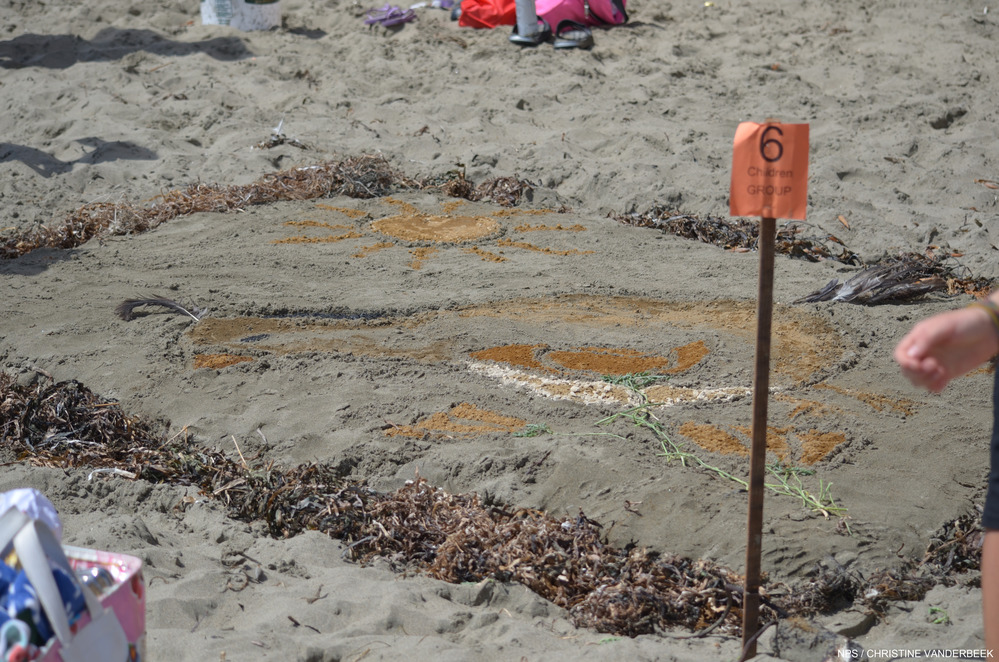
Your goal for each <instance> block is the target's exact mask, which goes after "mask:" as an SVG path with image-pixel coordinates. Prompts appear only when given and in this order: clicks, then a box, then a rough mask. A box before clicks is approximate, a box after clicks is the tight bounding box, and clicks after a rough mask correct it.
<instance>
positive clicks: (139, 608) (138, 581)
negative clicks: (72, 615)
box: [0, 507, 146, 662]
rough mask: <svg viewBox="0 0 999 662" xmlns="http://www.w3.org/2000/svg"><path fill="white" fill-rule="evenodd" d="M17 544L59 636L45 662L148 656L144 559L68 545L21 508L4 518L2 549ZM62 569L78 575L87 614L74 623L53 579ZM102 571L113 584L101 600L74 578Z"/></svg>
mask: <svg viewBox="0 0 999 662" xmlns="http://www.w3.org/2000/svg"><path fill="white" fill-rule="evenodd" d="M8 544H10V545H12V547H13V549H14V551H15V552H17V556H18V561H19V562H20V564H21V566H22V568H23V569H24V573H25V575H26V576H27V578H28V581H29V582H30V583H31V585H32V587H33V588H34V590H35V592H36V593H37V598H38V601H39V603H40V605H41V608H42V609H43V611H44V612H45V616H46V617H47V619H48V621H49V623H50V624H51V626H52V629H53V630H54V631H55V636H54V637H52V639H51V640H50V641H49V642H48V643H47V644H46V645H45V647H44V648H42V650H41V651H40V656H39V658H38V659H39V660H40V661H41V662H91V661H93V660H101V662H105V661H106V662H119V660H120V661H121V662H126V661H127V660H144V659H145V658H146V633H145V631H146V591H145V585H144V584H143V581H142V561H140V560H139V559H137V558H135V557H133V556H127V555H125V554H113V553H111V552H100V551H97V550H93V549H83V548H80V547H71V546H69V545H67V546H65V547H63V546H62V545H60V544H59V541H58V540H57V539H56V537H55V535H54V534H53V533H52V530H51V529H50V528H49V527H48V526H47V525H46V524H45V523H44V522H42V521H40V520H33V519H32V518H30V517H29V516H27V515H25V514H24V513H22V512H21V511H20V510H18V509H17V508H16V507H12V508H10V509H9V510H7V511H6V512H4V513H2V514H0V549H3V548H5V547H7V546H8ZM53 566H54V567H58V568H61V569H62V570H63V571H66V572H67V575H66V576H68V577H73V578H74V579H73V581H74V583H75V585H76V587H77V589H76V590H77V591H79V592H80V594H82V596H83V597H84V601H85V603H86V610H85V611H84V613H83V615H82V616H81V617H80V618H79V620H78V621H77V622H76V623H74V624H73V625H70V623H69V621H68V618H67V614H66V608H65V606H64V605H63V602H62V597H61V596H60V592H59V588H58V587H57V586H56V582H55V579H54V578H53V575H52V568H53ZM93 567H100V568H103V569H104V570H106V571H107V572H108V573H109V574H110V576H111V578H112V579H113V580H114V585H113V586H111V587H110V588H108V589H106V590H104V591H103V592H102V593H101V596H100V598H98V597H97V595H96V594H95V593H94V591H92V590H91V589H90V588H88V587H87V586H83V585H82V584H80V582H79V580H78V579H76V578H75V573H74V570H75V569H76V568H93Z"/></svg>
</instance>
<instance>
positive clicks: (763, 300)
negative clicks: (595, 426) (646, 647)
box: [741, 218, 777, 660]
mask: <svg viewBox="0 0 999 662" xmlns="http://www.w3.org/2000/svg"><path fill="white" fill-rule="evenodd" d="M776 234H777V219H774V218H762V219H760V236H759V241H758V243H757V249H758V250H759V253H760V281H759V295H758V301H757V305H756V367H755V372H754V374H753V430H752V436H753V447H752V450H751V451H750V460H749V516H748V520H747V521H748V523H747V540H746V587H745V592H744V594H743V604H742V606H743V611H742V646H743V649H744V653H743V656H742V658H741V659H743V660H747V659H749V658H751V657H755V656H756V641H755V640H754V639H753V636H754V635H755V634H756V632H757V630H758V629H759V618H760V555H761V552H762V548H763V545H762V542H763V479H764V476H765V475H766V469H767V467H766V460H767V403H768V400H769V396H770V326H771V324H770V323H771V320H772V317H773V298H774V239H775V237H776Z"/></svg>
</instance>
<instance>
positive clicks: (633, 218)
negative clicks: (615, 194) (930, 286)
mask: <svg viewBox="0 0 999 662" xmlns="http://www.w3.org/2000/svg"><path fill="white" fill-rule="evenodd" d="M616 219H617V221H618V222H620V223H624V224H625V225H634V226H637V227H640V228H655V229H656V230H662V231H663V232H667V233H669V234H672V235H676V236H677V237H683V238H684V239H696V240H698V241H702V242H704V243H706V244H714V245H715V246H720V247H722V248H724V249H726V250H746V251H748V250H755V249H756V243H757V241H759V235H760V229H759V222H758V221H751V220H747V219H742V218H741V219H737V220H735V221H729V220H727V219H724V218H719V217H717V216H707V217H704V218H701V217H700V216H694V215H693V214H683V213H679V212H676V211H671V210H668V209H667V208H665V207H661V206H659V205H654V206H653V207H652V209H650V210H649V211H647V212H645V213H644V214H625V215H619V216H617V217H616ZM805 227H806V226H804V225H802V224H798V223H789V224H786V225H784V226H783V227H781V228H779V229H778V230H777V238H776V246H777V252H778V253H780V254H782V255H790V256H791V257H798V258H803V259H806V260H808V261H810V262H819V261H821V260H835V261H837V262H842V263H844V264H860V263H861V262H860V257H859V256H858V255H857V254H856V253H854V252H852V251H850V250H848V249H847V247H846V246H844V245H843V243H842V242H841V241H840V240H839V239H837V238H836V237H834V236H832V235H829V234H827V235H825V236H824V237H822V238H809V237H805V236H803V232H804V230H805ZM825 242H828V243H830V244H835V245H836V246H835V247H834V248H829V246H827V245H826V243H825Z"/></svg>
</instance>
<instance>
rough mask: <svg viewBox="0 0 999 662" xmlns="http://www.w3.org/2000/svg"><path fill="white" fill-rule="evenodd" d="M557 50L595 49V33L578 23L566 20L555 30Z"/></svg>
mask: <svg viewBox="0 0 999 662" xmlns="http://www.w3.org/2000/svg"><path fill="white" fill-rule="evenodd" d="M552 45H553V46H554V47H555V48H582V49H584V50H586V49H590V48H593V33H592V32H591V31H590V29H589V28H588V27H586V26H585V25H583V24H582V23H577V22H576V21H570V20H565V21H561V22H560V23H559V24H558V27H557V28H555V43H554V44H552Z"/></svg>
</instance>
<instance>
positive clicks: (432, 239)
mask: <svg viewBox="0 0 999 662" xmlns="http://www.w3.org/2000/svg"><path fill="white" fill-rule="evenodd" d="M381 202H382V203H384V204H386V205H388V206H389V207H390V208H392V211H394V212H395V213H391V214H388V215H386V216H383V217H381V218H378V219H375V220H370V216H371V214H369V213H368V212H364V211H361V210H358V209H350V208H347V207H335V206H333V205H327V204H322V203H320V204H317V205H316V209H317V210H320V212H322V213H323V214H328V215H342V216H344V217H346V220H347V221H349V222H348V223H343V222H329V221H322V220H314V219H305V220H300V221H287V222H285V224H284V225H285V226H287V227H292V228H300V229H305V230H310V231H313V232H310V233H308V234H298V235H294V236H290V237H283V238H281V239H275V240H274V241H273V242H272V243H274V244H331V243H337V242H341V241H345V240H348V239H363V238H366V237H371V236H374V237H377V238H380V240H379V241H376V242H375V243H373V244H369V245H362V246H361V247H360V248H359V249H358V250H357V252H355V253H354V254H353V255H352V257H354V258H365V257H368V256H369V255H372V254H373V253H376V252H378V251H381V250H385V249H390V248H395V247H397V246H398V245H399V244H398V243H397V242H404V243H407V244H412V243H421V244H427V245H426V246H416V247H412V246H410V247H408V250H409V254H410V255H411V256H412V259H411V260H410V262H409V266H410V267H411V268H413V269H420V268H422V267H423V265H424V264H425V263H426V262H427V260H428V259H430V258H431V256H433V255H434V254H436V253H437V251H438V249H439V248H440V247H443V246H448V245H452V246H458V245H460V246H462V247H463V248H464V251H463V252H465V253H467V254H470V255H474V256H476V257H478V258H479V259H481V260H484V261H487V262H497V263H498V262H505V261H506V260H507V257H506V256H505V255H504V252H505V251H506V250H508V249H517V250H525V251H534V252H538V253H544V254H546V255H554V256H560V257H567V256H571V255H588V254H592V253H593V251H590V250H578V249H556V248H551V247H544V246H537V245H535V244H532V243H530V242H528V241H520V240H515V239H511V238H509V237H506V236H505V235H506V234H507V233H508V232H513V233H518V234H526V233H532V232H584V231H585V230H586V228H585V227H583V226H582V225H580V224H578V223H577V224H573V225H569V226H564V225H562V224H560V223H556V224H554V225H549V224H544V223H540V224H535V225H532V224H530V223H526V222H524V223H520V224H518V225H515V226H514V227H512V228H508V227H506V226H505V225H504V224H503V223H502V220H503V219H511V218H517V217H531V216H546V215H550V214H557V213H558V212H556V211H554V210H547V209H545V210H529V209H521V210H508V209H502V210H497V211H493V212H490V213H488V214H474V213H461V209H462V208H463V207H464V206H466V205H467V203H466V202H465V201H463V200H457V201H450V202H446V203H444V204H442V205H441V209H440V210H439V211H438V212H436V213H431V212H426V211H421V210H420V209H418V208H417V207H416V206H414V205H412V204H410V203H408V202H403V201H401V200H396V199H394V198H384V199H383V200H381ZM330 230H332V231H334V232H335V233H333V234H331V233H329V231H330ZM314 231H321V232H326V234H322V235H320V234H318V233H316V232H314ZM469 244H471V245H469ZM479 244H487V245H489V248H491V249H492V250H488V249H486V248H483V247H482V246H480V245H479Z"/></svg>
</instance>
